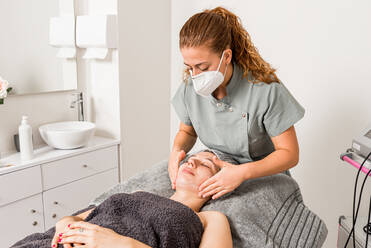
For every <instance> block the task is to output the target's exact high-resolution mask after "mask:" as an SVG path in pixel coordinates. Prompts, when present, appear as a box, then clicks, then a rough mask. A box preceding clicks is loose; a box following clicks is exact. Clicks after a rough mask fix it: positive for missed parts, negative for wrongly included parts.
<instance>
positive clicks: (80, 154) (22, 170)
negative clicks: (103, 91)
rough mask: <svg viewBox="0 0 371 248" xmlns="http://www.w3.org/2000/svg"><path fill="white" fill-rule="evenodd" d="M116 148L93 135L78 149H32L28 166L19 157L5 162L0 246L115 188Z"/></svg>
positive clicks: (0, 201) (0, 191)
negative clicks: (33, 151) (85, 144)
mask: <svg viewBox="0 0 371 248" xmlns="http://www.w3.org/2000/svg"><path fill="white" fill-rule="evenodd" d="M118 145H119V142H118V141H116V140H111V139H106V138H101V137H93V140H92V142H91V143H90V145H88V146H87V147H84V148H80V149H74V150H54V149H51V148H47V147H46V148H41V149H39V150H36V151H35V155H36V156H35V159H34V160H32V161H30V162H29V163H28V164H27V163H26V164H25V163H22V162H21V161H20V160H19V154H16V155H14V157H12V158H10V159H9V160H8V161H6V162H8V163H12V164H14V166H12V167H8V168H6V169H0V223H1V225H0V247H9V246H10V245H12V244H13V243H15V242H16V241H18V240H20V239H22V238H24V237H25V236H27V235H29V234H31V233H35V232H44V231H46V230H47V229H49V228H50V227H52V226H53V225H54V224H55V223H56V222H57V221H58V220H59V219H60V218H61V217H63V216H66V215H71V214H72V213H74V212H76V211H78V210H80V209H82V208H85V207H87V206H88V204H89V202H90V201H91V200H93V199H94V198H95V197H97V196H98V195H100V194H101V193H103V192H104V191H106V190H108V189H109V188H110V187H112V186H114V185H116V184H117V183H118V182H119V175H118V168H119V159H118V158H119V155H118ZM9 161H10V162H9ZM0 162H2V163H3V162H4V160H1V161H0ZM18 164H19V165H18ZM4 223H6V224H4Z"/></svg>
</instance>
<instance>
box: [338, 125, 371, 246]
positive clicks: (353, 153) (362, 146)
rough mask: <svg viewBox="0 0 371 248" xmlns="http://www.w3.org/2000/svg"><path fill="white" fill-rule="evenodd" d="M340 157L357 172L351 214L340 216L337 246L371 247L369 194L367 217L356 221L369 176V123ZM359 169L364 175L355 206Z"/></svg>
mask: <svg viewBox="0 0 371 248" xmlns="http://www.w3.org/2000/svg"><path fill="white" fill-rule="evenodd" d="M340 159H341V160H343V161H345V162H347V163H349V164H351V165H352V166H354V167H356V168H357V169H358V173H357V176H356V180H355V184H354V195H353V216H351V217H345V216H340V218H339V229H338V242H337V247H338V248H340V247H341V248H343V247H344V248H346V247H349V248H353V247H354V248H361V247H367V248H371V222H370V215H371V196H366V197H370V203H369V204H370V205H369V211H368V217H366V216H365V217H360V220H359V221H358V223H357V217H358V210H359V206H360V204H361V199H362V193H363V189H364V186H365V184H366V181H367V179H368V177H369V176H371V125H369V126H368V128H366V129H365V130H364V131H363V132H361V134H360V135H358V136H356V137H355V138H354V139H353V141H352V148H350V149H348V150H347V151H346V152H345V153H343V154H341V155H340ZM361 171H362V172H363V173H365V174H366V175H365V177H364V178H363V182H362V185H361V189H360V192H359V197H358V202H357V206H356V195H357V194H356V193H357V184H358V177H359V175H360V172H361ZM369 239H370V242H369Z"/></svg>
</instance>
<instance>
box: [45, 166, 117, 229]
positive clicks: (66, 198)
mask: <svg viewBox="0 0 371 248" xmlns="http://www.w3.org/2000/svg"><path fill="white" fill-rule="evenodd" d="M117 183H118V169H111V170H108V171H105V172H103V173H99V174H97V175H94V176H91V177H87V178H84V179H81V180H79V181H75V182H72V183H69V184H66V185H63V186H60V187H57V188H54V189H51V190H48V191H46V192H44V193H43V199H44V211H45V227H46V229H48V228H50V227H52V226H53V225H55V223H56V222H57V221H58V220H59V219H60V218H62V217H63V216H66V215H71V214H73V213H74V212H76V211H78V210H80V209H83V208H86V207H87V206H88V204H89V202H90V201H92V200H93V199H94V198H95V197H97V196H99V195H100V194H102V193H103V192H105V191H106V190H108V189H109V188H111V187H113V186H114V185H116V184H117Z"/></svg>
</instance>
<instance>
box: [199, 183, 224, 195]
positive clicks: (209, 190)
mask: <svg viewBox="0 0 371 248" xmlns="http://www.w3.org/2000/svg"><path fill="white" fill-rule="evenodd" d="M219 187H221V185H220V184H219V183H218V182H215V183H213V184H211V185H209V186H207V187H206V188H205V189H203V190H202V191H200V192H199V193H198V195H199V196H202V197H206V196H205V195H206V193H210V192H211V191H212V190H214V189H216V188H219ZM208 195H209V194H208Z"/></svg>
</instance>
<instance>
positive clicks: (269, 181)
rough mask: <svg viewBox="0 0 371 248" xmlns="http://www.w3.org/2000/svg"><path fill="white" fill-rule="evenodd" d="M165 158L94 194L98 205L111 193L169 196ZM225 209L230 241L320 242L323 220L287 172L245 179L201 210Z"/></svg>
mask: <svg viewBox="0 0 371 248" xmlns="http://www.w3.org/2000/svg"><path fill="white" fill-rule="evenodd" d="M167 166H168V160H167V159H166V160H163V161H160V162H159V163H157V164H155V165H154V166H152V167H151V168H149V169H147V170H146V171H144V172H142V173H139V174H137V175H135V176H134V177H132V178H130V179H129V180H126V181H124V182H122V183H121V184H118V185H116V186H114V187H113V188H111V189H110V190H108V191H107V192H105V193H103V194H102V195H100V196H98V197H97V198H96V199H94V200H93V201H92V202H91V205H99V204H100V203H102V202H103V201H104V200H105V199H107V198H108V197H109V196H111V195H112V194H115V193H132V192H135V191H147V192H151V193H155V194H158V195H160V196H164V197H170V196H171V195H172V194H173V193H174V191H173V190H172V189H171V183H170V179H169V176H168V170H167ZM206 210H214V211H220V212H222V213H224V214H225V215H226V216H227V218H228V220H229V223H230V226H231V231H232V237H233V247H237V248H239V247H249V248H252V247H259V248H262V247H272V248H274V247H295V248H297V247H314V248H316V247H321V246H322V244H323V242H324V241H325V239H326V236H327V228H326V225H325V223H324V222H323V221H322V220H321V219H320V218H319V217H318V216H317V215H316V214H314V213H313V212H312V211H310V210H309V209H308V208H307V207H306V206H305V204H304V203H303V199H302V196H301V193H300V189H299V186H298V184H297V183H296V181H295V180H294V179H293V178H292V177H291V176H290V175H288V174H286V173H280V174H276V175H273V176H267V177H261V178H257V179H251V180H247V181H245V182H244V183H242V184H241V185H240V186H239V187H238V188H237V189H235V190H234V191H233V192H231V193H229V194H227V195H224V196H222V197H220V198H219V199H216V200H210V201H209V202H207V203H206V204H205V205H204V206H203V208H202V209H201V211H206Z"/></svg>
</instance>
